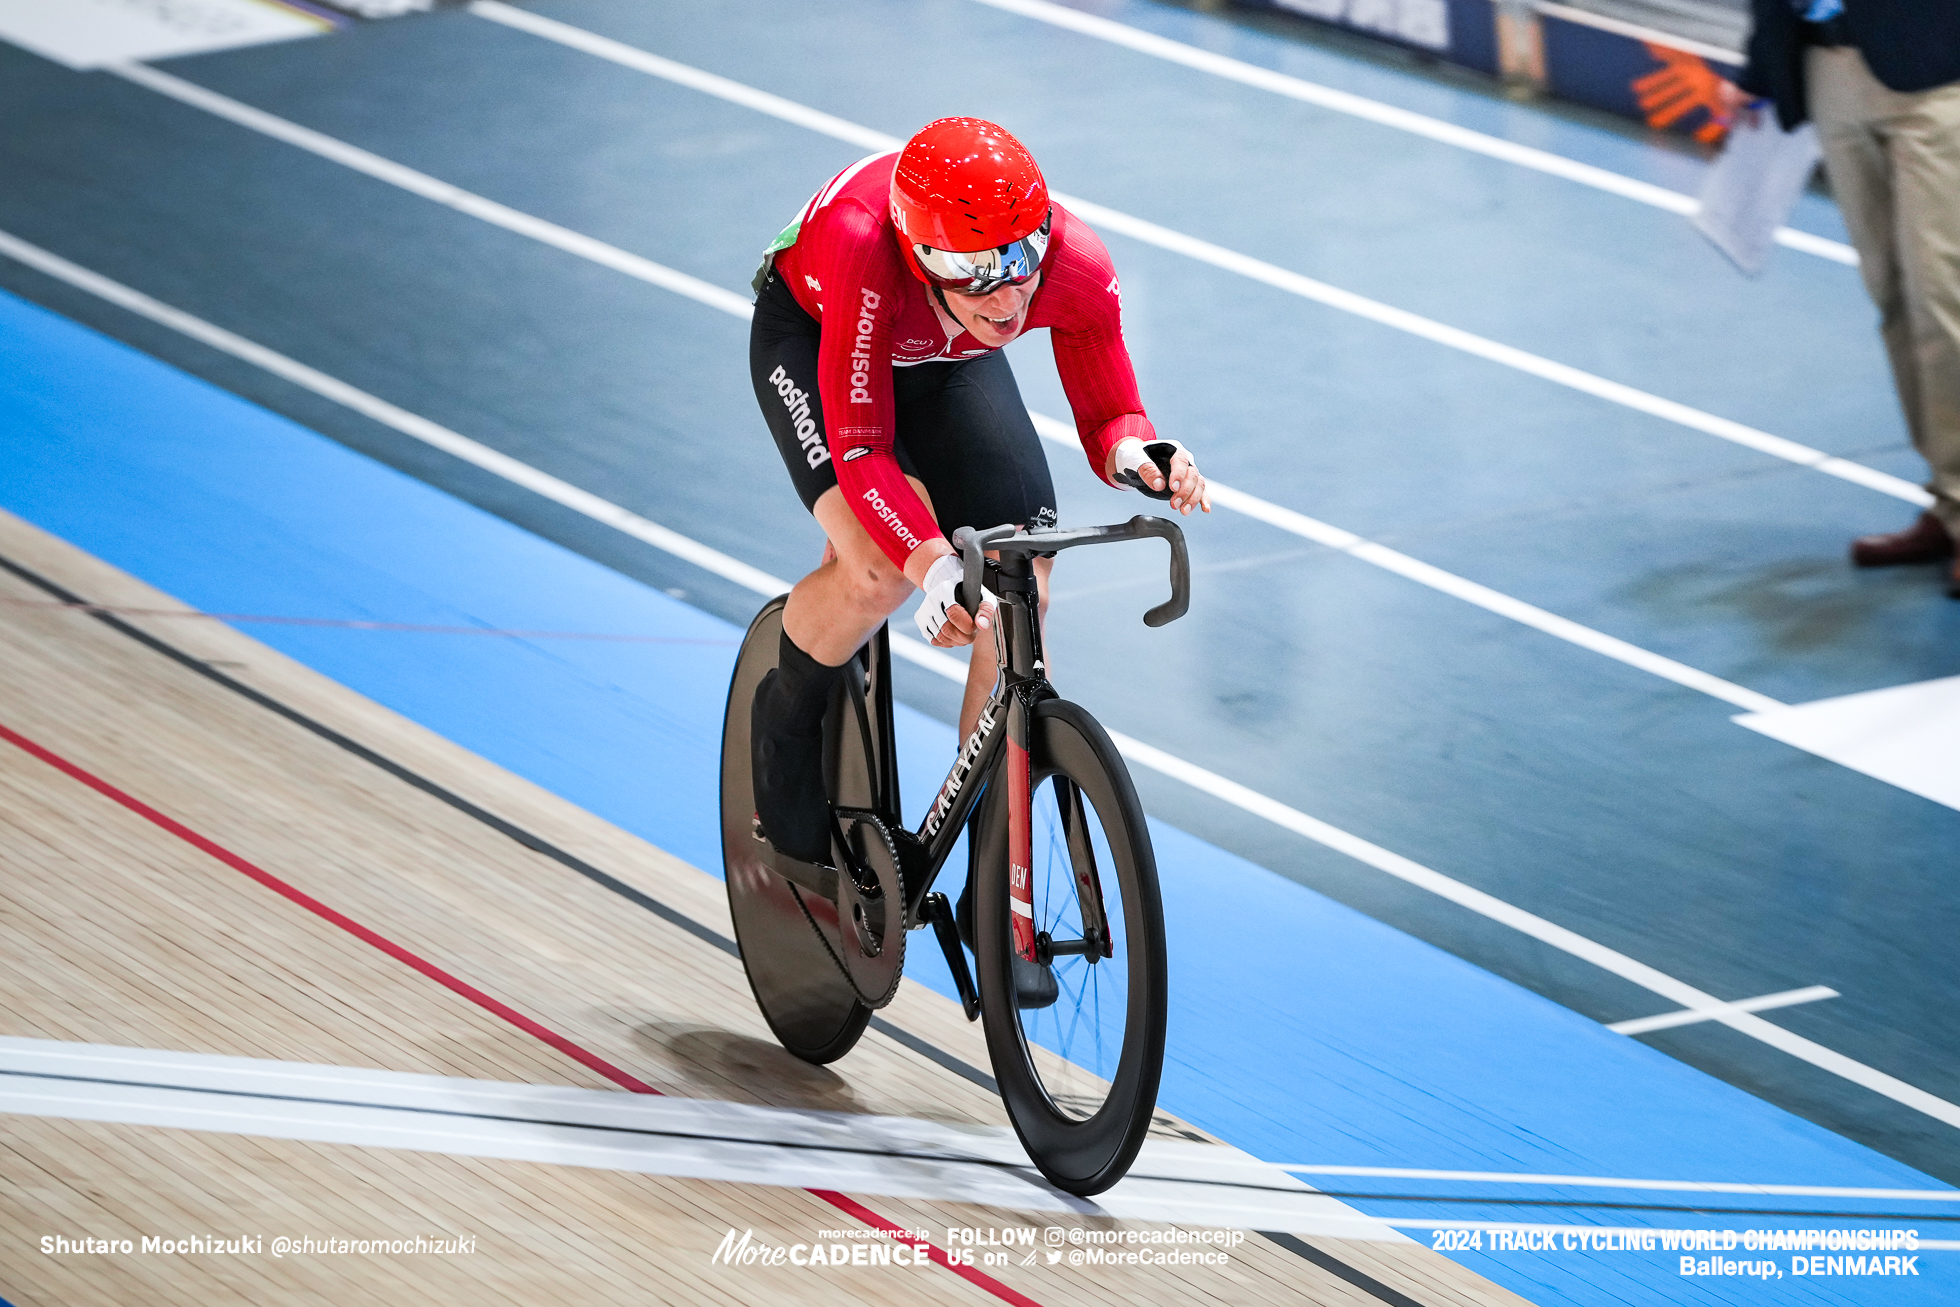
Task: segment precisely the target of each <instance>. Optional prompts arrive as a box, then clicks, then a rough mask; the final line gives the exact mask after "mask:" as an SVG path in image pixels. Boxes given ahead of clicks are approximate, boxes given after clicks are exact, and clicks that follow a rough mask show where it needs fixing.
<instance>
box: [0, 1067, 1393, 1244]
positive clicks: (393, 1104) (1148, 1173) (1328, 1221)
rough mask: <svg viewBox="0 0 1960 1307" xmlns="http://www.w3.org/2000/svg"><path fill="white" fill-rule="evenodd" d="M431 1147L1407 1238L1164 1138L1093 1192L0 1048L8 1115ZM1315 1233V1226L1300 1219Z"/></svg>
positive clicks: (589, 1116)
mask: <svg viewBox="0 0 1960 1307" xmlns="http://www.w3.org/2000/svg"><path fill="white" fill-rule="evenodd" d="M7 1112H13V1113H18V1114H21V1115H28V1116H41V1117H54V1118H67V1119H72V1120H91V1121H113V1122H120V1123H125V1124H138V1125H151V1126H162V1127H169V1128H178V1129H189V1130H205V1131H217V1132H222V1133H228V1134H242V1135H249V1136H259V1137H265V1138H275V1139H307V1140H315V1141H319V1142H326V1143H337V1144H354V1145H360V1146H365V1147H375V1148H406V1149H419V1150H422V1151H427V1152H437V1153H447V1154H452V1155H460V1156H470V1157H496V1158H506V1159H509V1160H514V1161H532V1162H543V1163H548V1164H552V1165H560V1166H584V1167H595V1168H603V1169H607V1170H617V1171H628V1172H640V1173H644V1174H650V1175H672V1176H688V1177H694V1178H699V1179H709V1180H722V1181H728V1182H733V1183H741V1184H766V1185H780V1186H788V1187H793V1188H807V1187H811V1186H814V1187H817V1188H824V1189H841V1190H845V1191H847V1192H850V1193H871V1194H883V1195H890V1196H894V1197H915V1198H926V1199H934V1200H937V1201H941V1202H966V1203H977V1204H981V1205H983V1206H988V1207H996V1208H1009V1209H1032V1210H1036V1211H1047V1212H1073V1213H1076V1214H1078V1215H1083V1216H1103V1217H1118V1218H1122V1219H1129V1220H1148V1221H1171V1222H1177V1223H1180V1224H1191V1225H1212V1226H1225V1227H1227V1228H1253V1229H1263V1230H1272V1229H1280V1230H1297V1231H1300V1232H1318V1233H1321V1234H1335V1235H1337V1236H1340V1237H1351V1238H1357V1237H1358V1238H1373V1239H1378V1240H1384V1241H1388V1242H1394V1243H1402V1242H1406V1238H1407V1237H1406V1236H1404V1235H1400V1234H1396V1233H1394V1232H1393V1231H1392V1230H1390V1229H1389V1228H1388V1227H1387V1226H1385V1225H1382V1224H1380V1223H1379V1222H1377V1221H1375V1220H1374V1219H1373V1218H1371V1217H1368V1216H1366V1215H1364V1214H1363V1213H1361V1212H1358V1211H1356V1210H1355V1209H1354V1208H1352V1207H1350V1206H1348V1205H1347V1204H1346V1203H1343V1202H1341V1201H1340V1200H1339V1199H1336V1198H1329V1197H1326V1196H1324V1195H1322V1194H1319V1193H1316V1192H1315V1191H1313V1190H1312V1189H1311V1188H1309V1187H1308V1186H1307V1185H1306V1184H1305V1183H1303V1182H1302V1181H1300V1180H1297V1179H1295V1178H1294V1177H1292V1176H1290V1175H1287V1174H1286V1173H1285V1172H1283V1171H1281V1170H1280V1169H1278V1168H1277V1167H1272V1166H1265V1165H1262V1164H1261V1163H1260V1162H1259V1161H1258V1159H1256V1158H1254V1157H1252V1156H1251V1155H1249V1154H1247V1153H1244V1152H1242V1151H1240V1150H1239V1149H1236V1148H1232V1147H1229V1146H1221V1145H1218V1144H1209V1143H1194V1142H1188V1141H1185V1140H1174V1141H1173V1140H1155V1139H1153V1140H1149V1141H1147V1142H1146V1143H1145V1144H1144V1146H1143V1151H1142V1152H1141V1153H1140V1154H1139V1155H1138V1156H1137V1160H1136V1163H1135V1165H1134V1166H1133V1167H1132V1168H1131V1169H1130V1172H1129V1175H1128V1176H1127V1177H1126V1178H1125V1179H1124V1180H1122V1181H1121V1182H1120V1183H1118V1184H1117V1185H1116V1186H1115V1187H1113V1188H1111V1189H1109V1190H1107V1191H1105V1192H1103V1193H1101V1194H1098V1195H1097V1196H1096V1197H1095V1198H1094V1199H1093V1200H1084V1199H1079V1198H1076V1197H1074V1196H1073V1195H1070V1194H1063V1193H1058V1192H1056V1191H1055V1190H1054V1189H1052V1188H1051V1187H1049V1186H1048V1185H1046V1184H1044V1183H1042V1181H1041V1179H1040V1177H1038V1176H1034V1175H1033V1174H1032V1172H1031V1170H1030V1168H1029V1167H1028V1165H1027V1150H1026V1149H1025V1148H1023V1147H1022V1146H1021V1143H1020V1141H1019V1139H1017V1138H1016V1136H1015V1134H1014V1132H1013V1131H1012V1130H1011V1129H1009V1128H1007V1127H1005V1126H1000V1127H978V1128H976V1127H971V1126H946V1125H942V1124H940V1123H938V1122H936V1121H928V1120H921V1119H917V1118H910V1117H898V1116H872V1115H863V1114H858V1113H847V1112H821V1111H806V1110H798V1109H786V1108H777V1107H761V1106H754V1105H750V1104H745V1103H730V1102H720V1101H716V1100H713V1099H701V1098H677V1097H662V1096H659V1095H646V1094H624V1093H621V1092H619V1091H618V1090H616V1089H582V1088H574V1087H570V1086H563V1085H527V1084H513V1083H509V1082H501V1081H494V1080H472V1079H461V1078H456V1077H450V1076H433V1075H420V1074H411V1073H403V1072H395V1071H374V1070H367V1069H362V1068H354V1067H337V1066H329V1065H320V1064H309V1063H298V1062H282V1061H275V1060H272V1059H267V1058H243V1057H223V1056H213V1055H210V1054H200V1053H174V1052H162V1051H158V1050H152V1049H142V1048H121V1047H116V1046H113V1045H102V1044H71V1043H67V1042H65V1041H59V1040H46V1039H0V1113H7ZM1296 1222H1298V1223H1303V1224H1296Z"/></svg>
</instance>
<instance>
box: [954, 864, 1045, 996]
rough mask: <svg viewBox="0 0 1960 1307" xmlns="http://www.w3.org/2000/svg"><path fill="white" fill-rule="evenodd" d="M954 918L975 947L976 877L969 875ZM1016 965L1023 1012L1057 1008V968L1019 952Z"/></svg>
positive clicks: (963, 939) (1016, 993)
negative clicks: (1028, 957) (974, 889)
mask: <svg viewBox="0 0 1960 1307" xmlns="http://www.w3.org/2000/svg"><path fill="white" fill-rule="evenodd" d="M953 921H954V922H955V924H957V925H958V926H959V931H960V940H961V942H962V943H964V944H965V945H966V946H967V947H968V948H972V947H973V880H972V878H971V876H969V877H968V879H967V882H966V888H965V889H963V890H961V891H960V901H959V904H958V905H957V906H956V907H955V908H954V909H953ZM1009 961H1011V962H1012V963H1013V967H1014V999H1015V1003H1016V1005H1017V1006H1018V1007H1019V1008H1020V1009H1021V1010H1022V1011H1023V1012H1027V1011H1031V1010H1032V1009H1034V1008H1041V1007H1053V1006H1054V1005H1055V1000H1056V999H1057V998H1059V997H1061V992H1062V991H1061V986H1060V985H1058V984H1056V983H1055V968H1054V967H1052V966H1046V967H1045V966H1043V965H1041V963H1039V962H1029V961H1027V960H1025V959H1024V958H1022V957H1021V955H1020V954H1018V953H1017V954H1015V955H1014V956H1013V957H1012V958H1010V959H1009Z"/></svg>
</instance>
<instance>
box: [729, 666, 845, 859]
mask: <svg viewBox="0 0 1960 1307" xmlns="http://www.w3.org/2000/svg"><path fill="white" fill-rule="evenodd" d="M779 674H780V673H778V672H776V671H773V670H772V671H771V672H770V673H769V674H768V675H767V676H764V677H763V678H762V682H761V684H759V685H757V686H756V687H755V705H754V708H753V710H752V711H751V714H750V717H749V750H750V765H751V766H752V768H753V770H754V779H755V812H756V816H757V817H758V818H759V819H760V820H761V822H762V833H763V835H764V837H765V838H767V839H768V841H769V842H770V843H771V844H772V845H774V846H775V848H776V851H777V852H778V853H782V854H784V855H786V856H788V857H792V858H795V859H796V860H797V861H799V862H821V863H828V862H829V861H830V856H831V848H830V834H831V825H832V823H831V817H830V799H829V797H828V796H827V795H825V793H824V788H823V719H822V718H818V720H817V726H816V730H815V731H814V732H811V731H808V730H803V731H796V730H793V729H787V730H786V729H784V727H782V726H779V725H777V722H776V720H775V718H776V713H775V711H774V710H775V706H776V697H775V696H774V694H773V693H772V692H773V691H774V690H775V688H776V678H777V676H778V675H779Z"/></svg>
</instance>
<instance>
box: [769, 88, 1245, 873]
mask: <svg viewBox="0 0 1960 1307" xmlns="http://www.w3.org/2000/svg"><path fill="white" fill-rule="evenodd" d="M755 288H756V305H755V318H754V322H753V327H752V329H751V332H750V336H749V365H750V368H751V370H752V372H753V374H754V381H755V395H756V400H757V402H758V403H760V404H761V406H762V412H763V415H764V416H765V418H766V419H767V420H768V423H769V429H770V431H771V433H772V434H773V435H774V436H775V439H776V445H777V448H778V449H779V450H780V451H781V453H782V456H783V462H784V463H785V464H786V465H787V466H788V468H789V473H790V479H791V480H792V481H794V482H795V483H796V490H797V493H798V494H799V495H800V496H802V499H803V506H804V507H805V508H807V509H808V510H809V511H810V512H811V513H812V514H813V515H814V516H815V517H816V519H817V521H818V523H819V524H820V525H821V526H822V527H823V529H824V533H825V535H826V536H828V537H829V542H828V545H827V547H826V548H825V550H824V557H823V562H822V564H821V565H820V566H819V567H818V568H817V570H816V571H814V572H811V573H810V574H809V575H808V576H806V577H804V578H803V579H802V580H801V581H799V582H797V584H796V588H795V589H794V590H792V591H791V592H790V596H789V604H788V606H787V607H786V608H785V609H784V610H783V635H782V644H781V650H780V654H779V660H778V665H777V668H776V669H775V670H774V671H771V672H770V673H769V674H768V676H766V677H764V678H763V681H762V683H761V684H760V685H759V686H758V687H757V689H756V696H755V703H754V714H753V717H752V724H751V738H752V740H753V748H754V757H753V760H752V761H753V764H754V769H755V795H756V810H757V816H758V818H759V819H760V822H761V825H762V830H763V833H764V835H765V836H766V837H767V838H768V839H769V841H770V843H772V844H773V845H774V846H775V847H776V848H777V849H778V850H780V851H781V852H783V853H785V854H788V855H789V856H790V857H793V858H797V859H800V860H802V861H805V862H826V861H828V860H829V858H830V836H829V809H828V801H827V799H826V797H825V794H824V789H823V764H822V742H823V717H824V711H825V707H826V705H827V703H828V701H829V696H830V691H831V687H832V686H833V685H834V684H835V682H836V679H837V677H838V675H839V673H840V671H841V669H842V667H843V665H844V664H845V663H846V662H848V661H849V660H850V658H851V657H852V655H853V654H855V653H856V652H857V650H858V649H859V648H860V647H861V646H862V645H863V644H864V642H865V641H866V640H867V639H868V638H870V636H871V635H872V633H873V632H875V631H876V630H877V629H878V627H879V626H880V625H881V624H882V623H883V622H884V621H885V620H886V619H887V618H888V617H890V616H891V614H892V613H893V611H895V610H896V609H897V608H898V606H899V605H900V604H902V603H903V602H904V601H905V600H906V599H907V598H908V597H909V596H910V595H911V594H912V593H913V592H914V591H915V590H922V591H924V592H925V601H924V603H923V605H922V606H921V607H920V609H919V612H918V617H917V622H918V626H919V630H920V632H921V634H923V635H924V636H925V637H926V639H928V640H930V641H931V642H932V643H933V644H935V645H938V646H940V647H942V648H950V647H955V646H959V645H967V644H972V645H973V653H972V658H971V664H970V667H969V671H968V675H967V685H966V696H965V701H964V704H963V706H962V709H961V714H960V734H961V738H962V739H965V738H967V737H968V736H969V735H970V733H971V732H972V730H973V728H974V725H975V721H976V719H977V717H978V715H979V710H980V707H981V705H982V704H983V703H984V702H985V701H986V697H987V693H988V691H989V690H990V689H991V687H992V686H993V683H994V681H995V678H996V658H995V650H994V646H993V642H992V641H991V640H982V641H980V642H979V643H977V644H975V643H974V637H975V634H976V631H981V630H986V629H988V628H989V627H990V624H991V619H992V614H993V608H992V605H991V603H983V605H982V607H981V609H980V612H979V614H978V616H977V618H975V617H969V615H968V614H967V612H966V610H965V609H964V608H962V607H960V606H959V604H958V603H957V602H956V601H955V598H954V589H955V587H956V586H957V584H958V582H959V580H960V577H961V568H960V563H959V559H958V555H957V554H956V552H955V551H954V549H953V546H952V544H951V543H950V542H949V541H948V539H947V536H948V535H949V534H950V533H951V532H952V531H953V530H955V529H957V528H958V527H961V526H974V527H983V526H994V525H998V524H1000V523H1003V522H1012V523H1015V524H1017V525H1022V526H1052V525H1054V522H1055V491H1054V487H1053V485H1052V484H1051V482H1050V480H1049V476H1048V463H1047V459H1046V457H1045V456H1044V454H1043V452H1042V449H1041V440H1040V438H1039V437H1038V436H1037V435H1036V434H1035V430H1034V424H1033V422H1032V421H1031V420H1030V419H1029V417H1028V412H1027V408H1026V406H1025V405H1024V404H1023V403H1022V402H1021V396H1020V391H1019V390H1018V389H1017V388H1016V386H1015V384H1014V374H1013V372H1012V371H1011V370H1010V369H1009V367H1008V363H1007V357H1006V355H1004V354H1002V353H1001V352H1000V349H1001V347H1002V346H1003V345H1006V344H1007V343H1008V342H1009V341H1011V340H1013V339H1015V338H1016V337H1018V336H1020V335H1022V334H1023V333H1024V332H1026V331H1028V330H1029V329H1031V328H1034V327H1047V328H1049V329H1050V332H1051V335H1052V339H1053V344H1054V349H1055V364H1056V368H1057V370H1058V371H1059V372H1060V374H1061V379H1062V385H1063V388H1064V389H1065V390H1066V391H1067V393H1068V399H1069V404H1070V407H1071V408H1072V409H1073V410H1074V416H1075V423H1076V430H1077V433H1078V434H1079V435H1080V437H1081V440H1082V447H1083V450H1084V451H1085V452H1086V453H1087V454H1088V457H1089V465H1090V467H1091V468H1093V469H1094V470H1095V472H1096V474H1097V475H1098V476H1100V477H1101V478H1102V479H1103V480H1104V481H1105V482H1107V483H1109V484H1110V485H1113V486H1115V487H1117V488H1118V489H1129V488H1133V487H1134V488H1142V487H1148V488H1149V489H1150V490H1151V491H1154V492H1157V493H1159V494H1160V495H1161V494H1162V493H1163V492H1165V491H1166V490H1168V492H1169V494H1170V503H1171V506H1172V507H1173V508H1175V509H1176V510H1177V511H1179V512H1181V513H1184V514H1187V515H1188V514H1189V513H1190V512H1191V510H1192V509H1193V508H1202V509H1204V510H1205V511H1206V512H1210V511H1211V503H1210V499H1209V496H1208V494H1207V492H1206V487H1205V479H1204V477H1203V476H1202V475H1200V474H1199V472H1198V469H1197V468H1196V466H1195V465H1194V464H1193V463H1192V461H1191V458H1190V456H1189V454H1187V453H1186V452H1185V451H1184V449H1183V447H1182V446H1181V445H1178V444H1177V443H1176V442H1175V441H1165V442H1158V441H1157V436H1156V432H1155V430H1154V428H1152V426H1151V424H1150V419H1149V418H1148V417H1146V416H1145V414H1144V410H1143V404H1142V401H1141V400H1140V399H1139V397H1138V395H1137V386H1136V376H1135V373H1134V371H1133V369H1132V368H1131V366H1130V356H1129V352H1128V351H1127V350H1126V349H1125V347H1124V344H1123V334H1122V322H1121V300H1120V297H1119V293H1118V289H1117V281H1116V275H1115V271H1114V269H1113V268H1112V267H1111V264H1110V260H1109V254H1108V252H1107V251H1106V250H1105V249H1104V248H1103V246H1102V242H1101V241H1099V240H1097V239H1096V235H1095V233H1094V232H1092V231H1090V230H1089V228H1088V227H1087V226H1086V225H1085V224H1084V223H1083V222H1082V221H1081V219H1079V218H1076V217H1075V216H1074V215H1072V214H1070V213H1069V212H1068V211H1067V210H1066V209H1064V208H1063V207H1062V206H1061V205H1059V204H1054V203H1053V202H1051V201H1050V199H1049V197H1048V187H1047V183H1046V182H1045V181H1044V180H1043V179H1042V175H1041V170H1040V169H1039V168H1038V167H1037V166H1036V165H1035V161H1034V158H1033V156H1032V155H1030V154H1029V153H1028V151H1027V149H1026V148H1025V147H1024V146H1022V144H1021V143H1020V142H1019V141H1017V140H1016V139H1014V137H1013V136H1011V135H1009V134H1008V133H1007V132H1006V131H1005V130H1004V129H1002V128H1001V127H999V126H996V125H995V124H993V123H990V122H985V121H983V120H981V119H977V118H941V119H939V120H938V121H936V122H932V123H928V124H927V125H926V126H925V127H924V128H923V129H921V130H920V132H919V133H918V135H916V136H914V137H913V138H912V139H911V140H910V141H908V142H907V143H906V145H905V147H904V149H902V150H899V151H894V152H888V153H885V154H878V155H873V156H871V157H870V158H867V159H862V160H860V161H858V162H857V163H854V164H852V165H851V166H850V167H849V168H846V169H845V170H844V171H843V172H841V173H839V174H837V176H835V177H833V178H832V179H831V180H830V181H829V182H828V183H827V184H825V186H824V187H823V188H822V189H821V190H819V191H818V192H817V193H816V195H815V196H813V197H812V198H811V199H810V201H809V203H807V204H805V205H804V206H803V208H802V210H801V211H800V212H799V213H798V214H797V216H796V219H795V221H793V222H791V223H790V225H789V227H788V228H787V229H785V230H784V231H783V233H782V234H781V235H780V236H778V237H777V238H776V240H775V241H774V243H772V244H771V245H770V247H769V249H768V251H767V252H766V253H765V255H764V259H763V264H762V267H761V268H760V269H759V270H758V271H757V274H756V282H755ZM1149 445H1155V451H1154V452H1157V453H1159V454H1160V455H1161V454H1163V453H1166V452H1168V453H1170V455H1171V458H1170V464H1169V466H1170V472H1169V475H1168V477H1166V476H1165V475H1164V473H1163V472H1161V471H1159V469H1158V468H1157V466H1156V465H1155V463H1154V462H1153V461H1152V459H1151V457H1150V452H1147V451H1146V446H1149ZM1166 446H1168V447H1169V449H1168V450H1166V448H1165V447H1166ZM1052 562H1053V560H1052V559H1040V560H1038V561H1037V563H1036V572H1037V579H1038V583H1039V585H1040V589H1041V594H1040V604H1041V608H1042V610H1043V611H1044V612H1045V611H1046V608H1047V603H1048V572H1049V567H1050V565H1051V564H1052ZM989 598H991V597H990V596H989Z"/></svg>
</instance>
